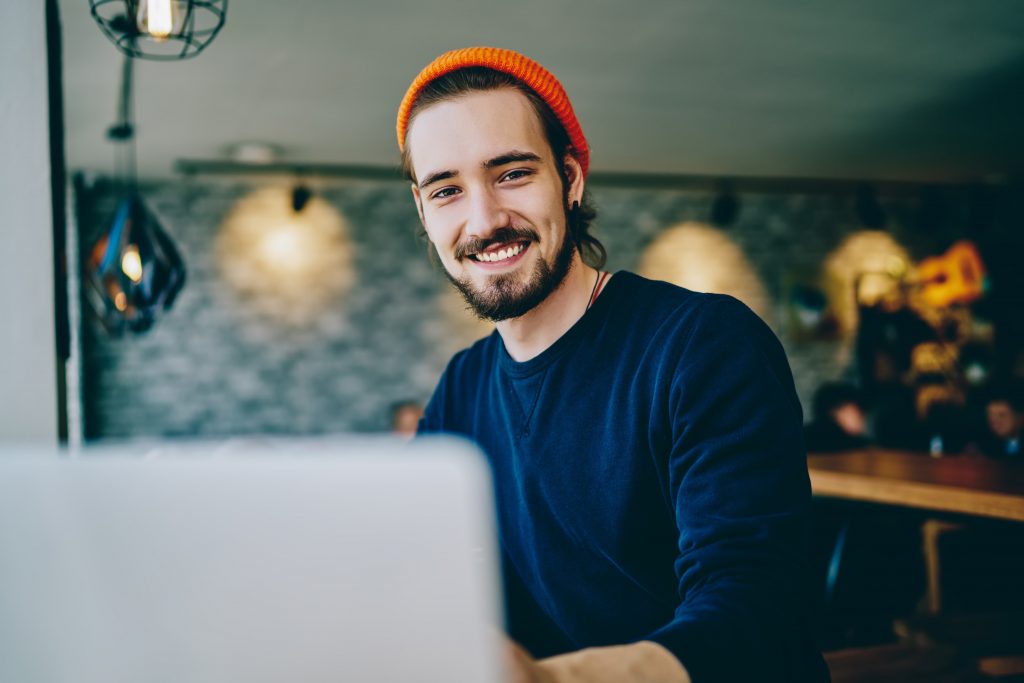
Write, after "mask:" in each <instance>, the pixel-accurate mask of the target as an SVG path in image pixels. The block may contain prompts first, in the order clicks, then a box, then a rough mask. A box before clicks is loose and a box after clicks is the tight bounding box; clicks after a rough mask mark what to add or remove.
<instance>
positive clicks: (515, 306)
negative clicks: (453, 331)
mask: <svg viewBox="0 0 1024 683" xmlns="http://www.w3.org/2000/svg"><path fill="white" fill-rule="evenodd" d="M513 232H521V231H513ZM517 236H521V235H517ZM495 238H497V239H495ZM495 241H501V242H510V241H515V240H514V239H507V237H506V236H505V235H502V234H500V231H496V232H495V236H494V237H493V238H492V239H491V240H489V242H491V243H493V242H495ZM534 243H535V242H534ZM484 246H486V245H484ZM575 253H576V245H575V244H574V243H573V240H572V238H571V237H570V235H569V231H568V229H567V230H566V231H565V237H564V239H563V240H562V246H561V247H560V248H559V250H558V254H556V255H555V262H554V264H552V265H548V263H547V261H545V260H544V259H543V258H541V259H539V260H538V261H537V265H536V267H535V268H534V270H533V276H532V277H531V278H530V279H529V280H528V281H527V282H526V283H521V282H519V280H518V278H516V276H515V275H514V274H511V273H503V274H500V275H494V276H492V277H491V278H490V279H489V281H488V284H487V285H486V287H487V289H486V290H484V291H479V290H477V289H475V288H474V287H473V284H472V282H471V281H470V279H469V278H468V277H464V278H455V277H452V275H451V273H449V272H448V269H447V268H445V269H443V270H444V274H445V277H447V278H448V281H449V282H451V283H452V284H453V285H454V286H455V288H456V289H458V290H459V292H460V293H461V294H462V298H463V299H465V301H466V304H467V305H468V307H469V309H470V310H472V311H473V313H474V314H475V315H476V316H477V317H478V318H480V319H482V320H490V321H491V322H500V321H502V320H510V319H512V318H518V317H519V316H521V315H524V314H525V313H526V312H528V311H530V310H532V309H533V308H534V307H535V306H537V305H538V304H540V302H542V301H544V300H545V299H547V298H548V296H550V295H551V293H552V292H554V291H555V290H556V289H558V288H559V287H560V286H561V285H562V283H563V282H564V281H565V278H566V276H567V275H568V274H569V271H570V270H571V269H572V262H573V255H574V254H575Z"/></svg>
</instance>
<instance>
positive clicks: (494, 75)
mask: <svg viewBox="0 0 1024 683" xmlns="http://www.w3.org/2000/svg"><path fill="white" fill-rule="evenodd" d="M499 88H515V89H516V90H518V91H519V92H521V93H523V95H525V96H526V99H527V100H529V102H530V104H531V105H532V106H533V110H534V111H535V112H536V113H537V118H538V119H539V120H540V122H541V126H542V127H543V128H544V137H545V138H546V139H547V141H548V145H549V146H550V147H551V152H552V154H553V155H554V157H555V168H556V169H557V170H558V176H559V177H560V178H561V179H562V195H563V197H562V201H563V203H566V204H567V203H568V201H569V178H568V177H567V176H566V174H565V165H564V164H562V163H561V160H562V158H563V157H564V155H566V154H571V155H573V156H574V157H575V152H574V150H573V147H572V144H571V143H570V142H569V136H568V134H567V133H566V132H565V128H564V127H563V126H562V124H561V122H560V121H559V120H558V118H557V117H556V116H555V114H554V112H552V111H551V108H550V107H548V105H547V104H546V103H545V102H544V100H542V99H541V98H540V96H539V95H538V94H537V93H535V92H534V91H533V90H532V89H531V88H529V87H528V86H526V85H525V84H524V83H522V82H521V81H520V80H518V79H517V78H516V77H515V76H512V75H510V74H506V73H503V72H501V71H495V70H494V69H488V68H487V67H483V66H472V67H467V68H465V69H458V70H457V71H452V72H451V73H447V74H445V75H443V76H440V77H438V78H436V79H435V80H433V81H431V82H430V83H428V84H427V85H426V86H424V87H423V90H422V91H421V92H420V94H419V96H418V97H417V98H416V101H415V102H414V103H413V105H412V108H411V109H410V110H409V128H411V127H412V121H413V119H414V118H415V117H416V114H418V113H419V112H420V111H421V110H423V109H426V108H427V107H429V106H430V105H432V104H437V103H438V102H442V101H444V100H450V99H453V98H456V97H459V96H461V95H465V94H467V93H470V92H474V91H486V90H497V89H499ZM407 130H408V129H407ZM403 147H404V149H403V150H402V172H403V173H404V174H405V176H406V177H407V178H408V179H409V180H410V181H411V182H416V176H415V175H414V174H413V168H412V158H411V156H410V154H409V145H408V144H406V145H403ZM596 217H597V211H596V210H595V209H594V206H593V204H592V203H591V199H590V192H589V191H588V190H586V189H584V191H583V198H582V201H581V202H579V204H576V203H575V202H574V203H573V206H572V207H569V208H567V210H566V225H567V227H568V230H569V235H570V237H571V238H572V240H573V243H574V244H575V245H576V250H577V251H579V253H580V257H581V258H582V259H583V262H584V263H586V264H587V265H588V266H591V267H592V268H597V269H600V268H603V267H604V264H605V262H606V261H607V259H608V252H607V251H606V250H605V248H604V245H603V244H601V242H600V241H598V239H597V238H596V237H594V236H593V235H591V234H590V224H591V222H592V221H593V220H594V218H596Z"/></svg>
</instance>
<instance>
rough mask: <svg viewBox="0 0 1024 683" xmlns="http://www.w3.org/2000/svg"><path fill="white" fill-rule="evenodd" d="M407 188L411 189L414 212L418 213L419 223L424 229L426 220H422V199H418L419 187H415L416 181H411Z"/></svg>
mask: <svg viewBox="0 0 1024 683" xmlns="http://www.w3.org/2000/svg"><path fill="white" fill-rule="evenodd" d="M409 189H410V190H412V199H413V201H414V202H416V213H418V214H419V215H420V225H422V226H423V229H424V230H426V229H427V222H426V221H425V220H423V200H422V199H420V188H418V187H416V183H413V184H412V185H410V186H409Z"/></svg>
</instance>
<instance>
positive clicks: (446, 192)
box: [430, 187, 459, 199]
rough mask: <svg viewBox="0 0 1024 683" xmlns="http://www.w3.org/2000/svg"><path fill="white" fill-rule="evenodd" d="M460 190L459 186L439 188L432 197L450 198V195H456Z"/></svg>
mask: <svg viewBox="0 0 1024 683" xmlns="http://www.w3.org/2000/svg"><path fill="white" fill-rule="evenodd" d="M458 191H459V189H458V188H457V187H442V188H441V189H440V190H438V191H437V192H435V193H434V194H432V195H430V198H431V199H448V198H449V197H453V196H455V195H456V194H457V193H458Z"/></svg>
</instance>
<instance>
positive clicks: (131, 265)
mask: <svg viewBox="0 0 1024 683" xmlns="http://www.w3.org/2000/svg"><path fill="white" fill-rule="evenodd" d="M121 270H122V271H123V272H124V274H125V275H127V276H128V277H129V278H131V280H132V282H138V281H139V280H141V279H142V258H141V257H140V256H139V248H138V247H137V246H135V245H134V244H130V245H128V248H127V249H125V252H124V256H122V257H121Z"/></svg>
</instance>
